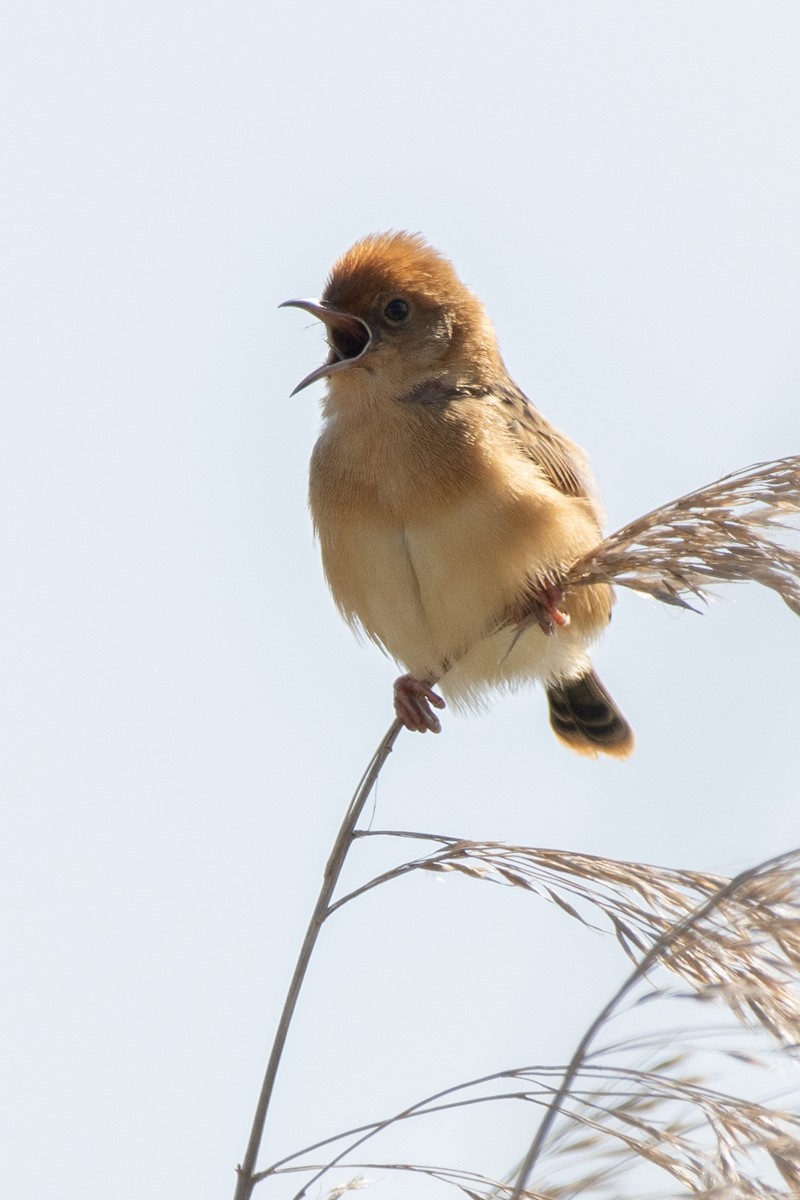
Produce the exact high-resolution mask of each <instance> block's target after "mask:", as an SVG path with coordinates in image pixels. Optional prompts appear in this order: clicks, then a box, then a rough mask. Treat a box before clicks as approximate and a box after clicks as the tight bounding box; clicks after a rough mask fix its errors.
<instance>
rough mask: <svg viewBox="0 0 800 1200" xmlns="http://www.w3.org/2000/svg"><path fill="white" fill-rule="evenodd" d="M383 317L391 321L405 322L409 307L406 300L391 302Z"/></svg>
mask: <svg viewBox="0 0 800 1200" xmlns="http://www.w3.org/2000/svg"><path fill="white" fill-rule="evenodd" d="M383 315H384V316H385V317H386V318H387V319H388V320H390V321H405V319H406V317H407V316H408V305H407V304H406V302H405V300H390V301H389V303H388V304H387V305H386V308H385V309H384V310H383Z"/></svg>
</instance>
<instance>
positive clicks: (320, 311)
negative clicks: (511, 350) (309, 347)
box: [285, 233, 500, 398]
mask: <svg viewBox="0 0 800 1200" xmlns="http://www.w3.org/2000/svg"><path fill="white" fill-rule="evenodd" d="M285 304H286V305H287V306H291V307H294V308H301V309H303V310H304V311H305V312H309V313H311V314H312V315H313V316H315V317H318V318H319V319H320V320H321V321H323V322H324V324H325V327H326V330H327V335H328V345H329V346H330V353H329V355H328V357H327V360H326V361H325V362H324V363H323V365H322V366H321V367H317V368H316V370H314V371H312V372H311V374H310V375H307V376H306V377H305V379H304V380H303V381H302V382H301V383H299V384H298V386H297V387H296V388H295V389H294V391H295V392H299V391H300V390H301V389H302V388H304V387H307V386H308V384H310V383H313V382H314V381H315V380H317V379H322V378H326V377H327V378H328V380H329V389H330V392H331V395H333V394H334V392H339V393H342V392H344V391H348V390H352V389H355V390H356V391H358V392H363V391H364V390H365V389H369V390H371V391H373V392H374V391H377V392H378V393H379V394H381V395H382V396H385V397H387V398H398V397H401V396H405V395H407V394H408V393H410V392H412V391H413V389H414V388H415V387H419V386H420V385H421V384H424V383H425V382H426V381H427V380H429V379H446V378H450V377H452V378H453V379H456V378H457V379H458V381H459V382H476V381H480V379H481V377H482V376H483V375H484V374H485V373H486V372H487V371H492V370H496V369H497V367H498V364H499V362H500V359H499V354H498V351H497V343H496V340H495V336H494V331H493V329H492V326H491V324H490V322H489V319H488V317H487V316H486V313H485V312H484V309H483V306H482V305H481V304H480V302H479V301H478V300H477V299H476V297H475V296H473V294H472V293H471V292H470V291H469V290H468V289H467V288H465V287H464V285H463V283H462V282H461V280H460V279H459V278H458V276H457V275H456V273H455V270H454V269H453V266H452V264H451V263H450V262H448V260H447V259H446V258H444V257H443V256H442V255H441V254H439V253H438V252H437V251H436V250H433V249H432V248H431V247H430V246H429V245H428V244H427V243H426V242H425V240H424V239H423V238H422V237H420V235H419V234H410V233H381V234H371V235H370V236H369V237H365V238H363V239H362V240H361V241H360V242H357V243H356V244H355V246H353V247H351V249H350V250H348V251H347V253H346V254H344V255H343V256H342V257H341V258H340V259H339V261H338V262H337V263H336V265H335V266H334V268H333V270H332V271H331V274H330V277H329V279H328V282H327V284H326V285H325V290H324V292H323V293H322V297H321V299H319V300H287V301H286V302H285ZM470 376H472V377H471V378H470ZM293 394H294V393H293Z"/></svg>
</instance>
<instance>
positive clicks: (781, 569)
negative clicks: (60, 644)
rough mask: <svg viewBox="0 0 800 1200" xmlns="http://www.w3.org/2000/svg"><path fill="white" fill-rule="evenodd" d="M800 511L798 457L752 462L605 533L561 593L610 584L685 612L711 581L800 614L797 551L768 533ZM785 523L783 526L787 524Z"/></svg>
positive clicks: (575, 567)
mask: <svg viewBox="0 0 800 1200" xmlns="http://www.w3.org/2000/svg"><path fill="white" fill-rule="evenodd" d="M797 513H800V455H794V456H792V457H789V458H779V459H777V460H776V461H774V462H766V463H757V464H756V465H755V466H752V467H746V468H744V470H741V471H734V472H733V473H732V474H730V475H725V476H723V478H722V479H718V480H717V481H716V482H715V483H712V484H709V485H708V487H704V488H700V489H699V490H698V491H696V492H689V494H688V495H686V496H681V498H680V499H679V500H673V501H672V502H671V503H670V504H665V505H663V506H662V507H661V508H655V509H653V511H652V512H649V513H647V514H646V515H645V516H643V517H639V518H638V519H637V520H635V521H631V522H630V524H629V525H626V526H624V528H622V529H620V530H618V531H617V532H616V533H612V534H611V535H610V536H609V537H607V538H606V539H605V540H604V541H603V542H601V543H600V545H599V546H598V547H597V548H596V549H595V550H593V551H592V552H591V553H590V554H586V555H584V556H583V558H580V559H579V560H578V561H577V562H576V563H574V564H573V566H572V567H571V568H570V570H569V572H568V573H567V578H566V588H567V589H569V588H573V587H582V586H584V585H585V584H590V583H600V582H605V583H613V584H616V585H617V586H619V587H627V588H632V589H633V590H634V591H637V592H644V593H645V594H646V595H649V596H653V597H654V598H655V599H656V600H661V601H662V602H663V603H664V604H677V605H680V606H681V607H684V608H689V607H691V605H689V604H688V602H687V600H686V599H685V596H686V595H687V594H690V595H691V594H693V595H695V596H698V597H700V598H701V599H702V598H704V597H705V588H706V587H707V586H708V585H709V584H715V583H743V582H746V581H748V580H751V581H752V582H754V583H762V584H763V585H764V587H768V588H772V589H773V590H774V591H776V592H777V593H778V595H779V596H780V597H781V599H783V600H784V601H785V603H786V604H788V606H789V608H790V609H791V610H792V612H794V613H796V614H797V615H798V616H800V553H798V552H797V551H796V550H791V549H788V548H787V547H785V546H783V545H782V544H781V542H780V541H779V540H775V537H774V536H772V537H771V536H769V534H770V533H772V534H775V533H777V534H779V535H780V533H781V532H785V531H786V530H787V529H791V528H793V526H792V525H791V518H792V516H793V515H794V516H795V517H796V514H797ZM787 519H788V520H787Z"/></svg>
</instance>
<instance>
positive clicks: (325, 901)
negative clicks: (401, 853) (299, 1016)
mask: <svg viewBox="0 0 800 1200" xmlns="http://www.w3.org/2000/svg"><path fill="white" fill-rule="evenodd" d="M401 729H402V725H401V724H400V722H399V721H394V722H393V723H392V725H391V726H390V727H389V729H388V730H387V732H386V734H385V736H384V738H383V740H382V741H381V744H380V745H379V746H378V749H377V750H376V751H375V753H374V755H373V756H372V759H371V761H370V764H369V766H368V767H367V769H366V771H365V772H364V775H363V776H362V778H361V782H360V783H359V785H358V787H357V788H356V790H355V794H354V795H353V798H352V800H351V801H350V804H349V806H348V809H347V812H346V814H345V817H344V820H343V821H342V825H341V828H340V829H339V832H338V834H337V835H336V841H335V842H334V843H333V849H332V850H331V854H330V858H329V859H328V862H327V864H326V867H325V872H324V874H323V877H322V887H321V889H320V893H319V897H318V898H317V903H316V905H315V906H314V911H313V913H312V914H311V920H310V921H309V924H308V929H307V930H306V936H305V938H304V939H303V944H302V946H301V947H300V953H299V955H298V958H297V965H296V966H295V969H294V974H293V975H292V981H291V983H290V984H289V991H288V992H287V994H286V1000H285V1001H284V1005H283V1011H282V1013H281V1017H280V1021H279V1022H278V1029H277V1032H276V1034H275V1040H274V1042H273V1043H272V1051H271V1053H270V1056H269V1062H268V1063H267V1070H266V1074H265V1076H264V1082H263V1084H262V1085H261V1093H260V1095H259V1097H258V1104H257V1105H256V1111H255V1116H254V1117H253V1125H252V1128H251V1130H250V1138H249V1141H248V1143H247V1150H246V1151H245V1155H244V1158H243V1159H242V1162H241V1165H240V1166H238V1167H237V1168H236V1177H237V1178H236V1191H235V1192H234V1200H250V1196H251V1195H252V1193H253V1188H254V1187H255V1184H256V1182H257V1181H256V1179H255V1168H256V1160H257V1158H258V1151H259V1148H260V1146H261V1139H262V1137H263V1135H264V1126H265V1124H266V1120H267V1112H268V1110H269V1104H270V1100H271V1099H272V1092H273V1089H274V1087H275V1079H276V1076H277V1074H278V1067H279V1066H280V1061H281V1057H282V1055H283V1049H284V1046H285V1045H286V1038H287V1036H288V1033H289V1027H290V1025H291V1023H292V1017H293V1015H294V1010H295V1006H296V1004H297V999H298V997H299V995H300V989H301V988H302V986H303V981H304V980H305V977H306V971H307V970H308V963H309V960H310V958H311V954H312V952H313V950H314V946H315V945H316V942H317V938H318V937H319V932H320V930H321V929H322V926H323V924H324V923H325V920H326V919H327V917H328V916H329V915H330V912H331V909H330V900H331V896H332V895H333V892H334V889H335V887H336V884H337V883H338V882H339V876H340V874H341V871H342V867H343V866H344V862H345V859H346V858H347V852H348V850H349V849H350V846H351V844H352V842H353V837H354V834H355V827H356V824H357V823H358V819H359V817H360V816H361V813H362V811H363V809H364V805H365V804H366V802H367V799H368V797H369V794H370V792H371V791H372V789H373V787H374V786H375V782H376V780H377V778H378V775H379V774H380V771H381V768H382V767H383V764H384V763H385V762H386V759H387V758H388V757H389V755H390V754H391V752H392V747H393V746H394V743H395V742H396V740H397V737H398V734H399V733H400V730H401Z"/></svg>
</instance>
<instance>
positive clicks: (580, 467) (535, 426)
mask: <svg viewBox="0 0 800 1200" xmlns="http://www.w3.org/2000/svg"><path fill="white" fill-rule="evenodd" d="M496 398H497V399H498V400H499V401H500V403H501V405H502V406H503V411H504V415H505V416H506V417H507V420H508V428H509V430H510V431H511V433H512V434H513V436H514V439H515V440H516V442H517V444H518V446H519V448H520V450H521V451H522V453H523V454H525V455H526V456H527V457H528V458H529V459H531V461H532V462H534V463H535V464H536V466H537V467H539V469H540V470H541V471H542V473H543V474H544V475H545V477H546V479H547V481H548V482H549V483H551V484H552V485H553V487H554V488H557V489H558V491H559V492H563V493H564V494H565V495H567V496H579V497H581V498H582V499H592V498H593V496H592V485H591V476H590V474H589V469H588V467H587V465H586V461H585V459H584V457H583V454H582V452H581V451H580V450H579V449H578V447H577V446H576V445H575V443H574V442H571V441H570V439H569V438H567V437H565V436H564V434H563V433H559V431H558V430H557V429H556V428H555V427H554V426H553V425H551V424H550V422H549V421H547V420H546V419H545V418H544V417H543V416H542V414H541V413H540V412H539V411H538V410H537V409H536V408H535V407H534V406H533V404H531V402H530V400H529V399H528V397H527V396H526V395H525V394H524V393H523V392H521V391H520V390H519V388H518V387H516V386H513V385H512V386H510V387H507V388H506V387H504V388H502V389H500V390H499V392H498V393H497V395H496Z"/></svg>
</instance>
